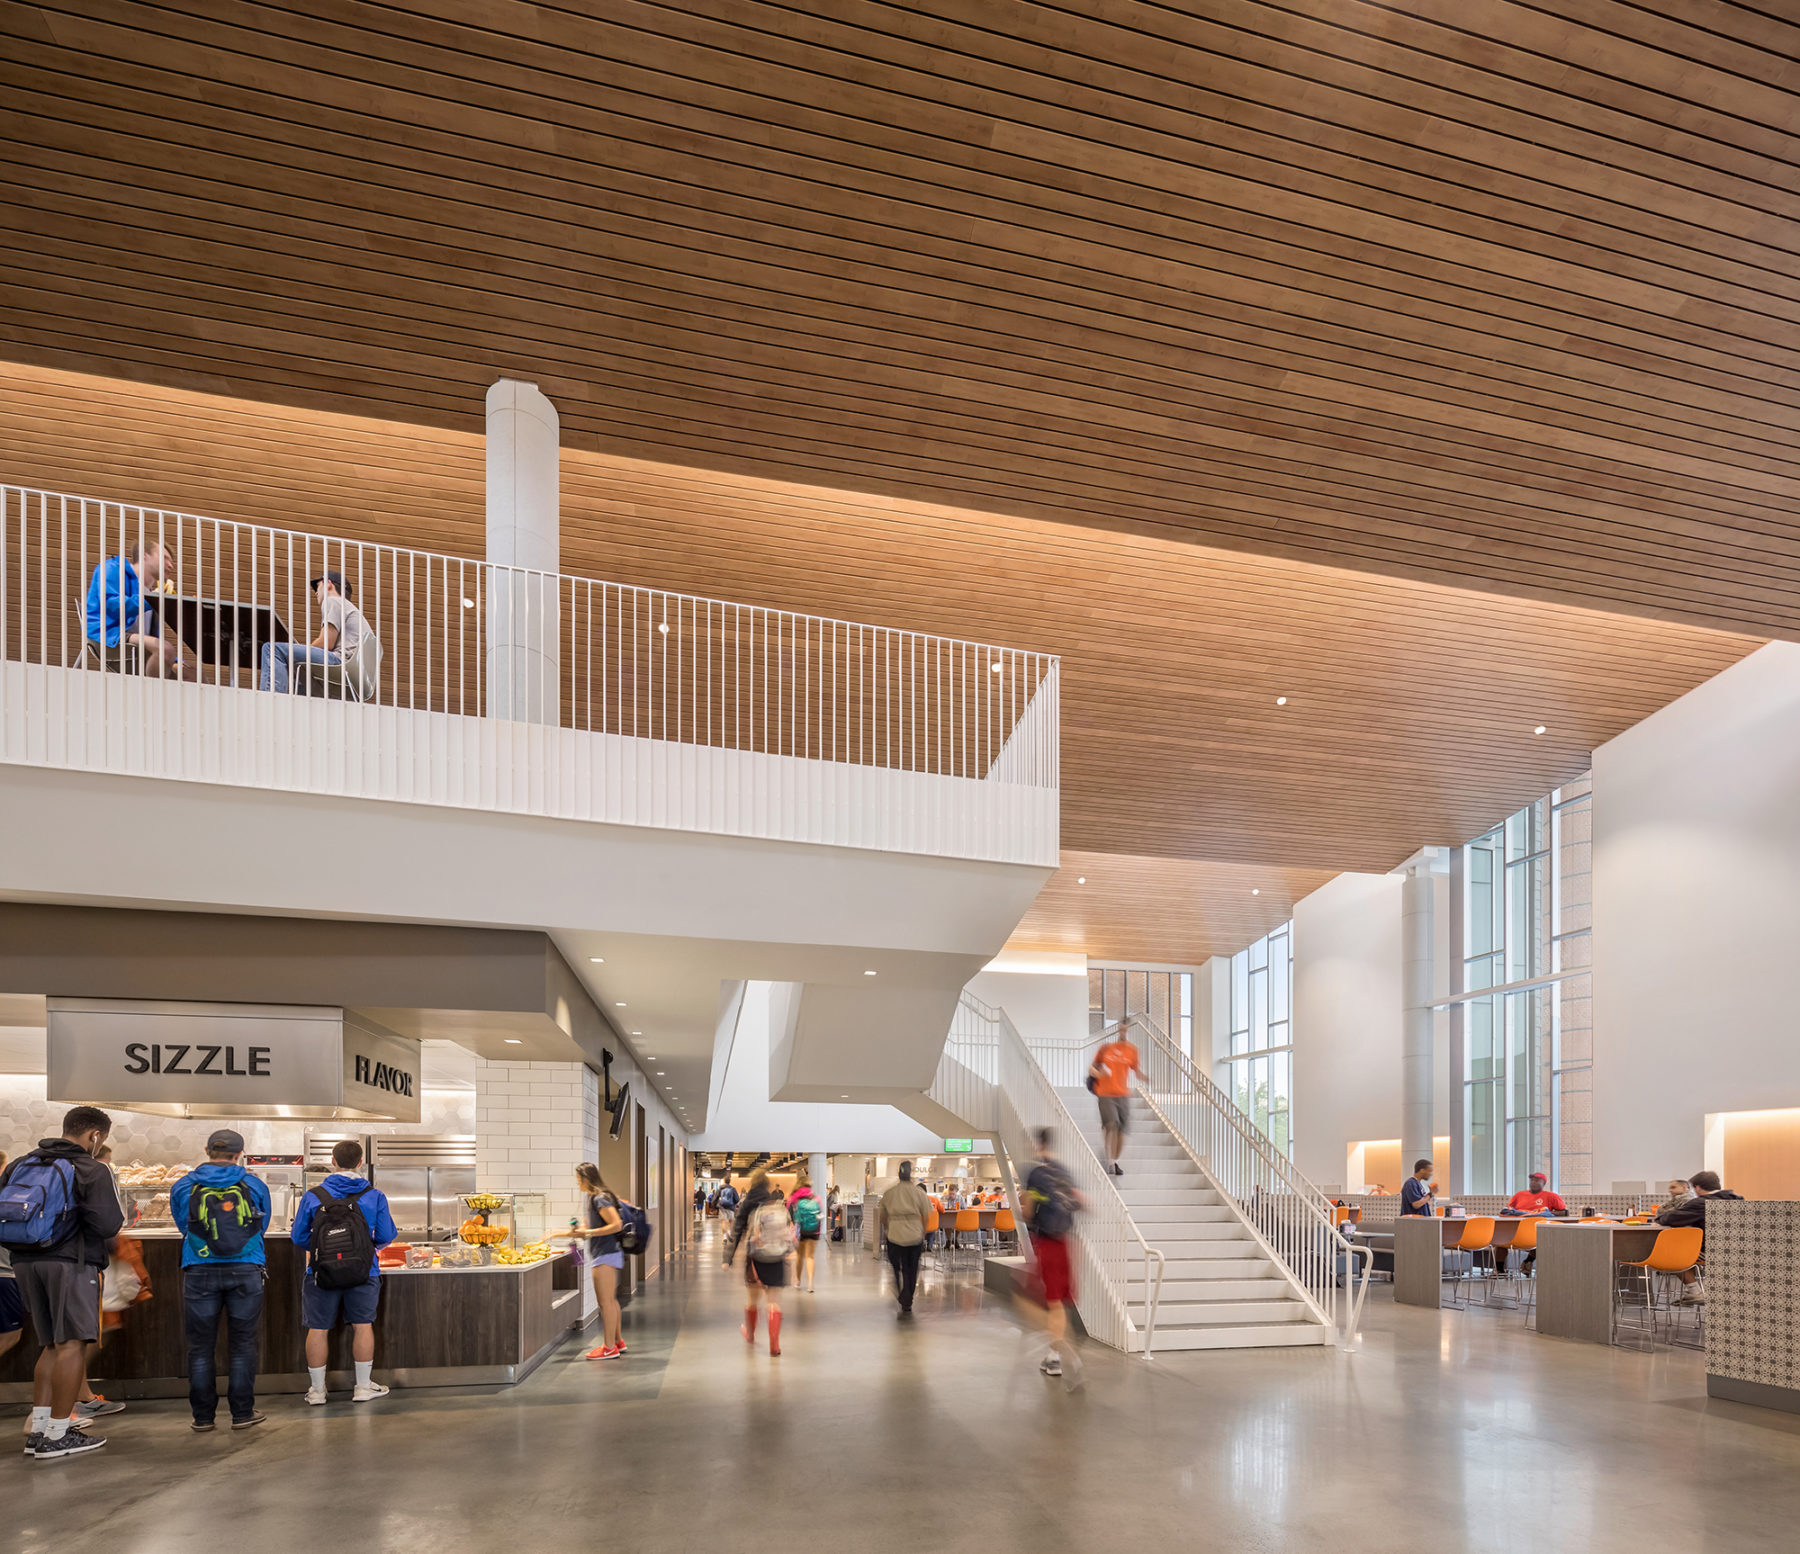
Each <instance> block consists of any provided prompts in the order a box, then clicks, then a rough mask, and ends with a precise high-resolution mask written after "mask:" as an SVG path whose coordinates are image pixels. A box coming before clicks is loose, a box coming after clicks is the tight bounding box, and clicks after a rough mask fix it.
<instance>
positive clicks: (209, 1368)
mask: <svg viewBox="0 0 1800 1554" xmlns="http://www.w3.org/2000/svg"><path fill="white" fill-rule="evenodd" d="M243 1152H244V1136H243V1134H241V1133H239V1132H237V1131H236V1130H235V1129H232V1128H220V1129H219V1130H218V1131H217V1132H215V1133H214V1134H213V1136H212V1137H211V1138H209V1139H208V1140H207V1141H206V1164H205V1165H203V1166H196V1167H195V1168H194V1169H193V1170H192V1171H190V1172H188V1174H187V1175H186V1176H184V1177H182V1179H181V1180H180V1181H179V1182H177V1183H176V1184H175V1186H174V1189H173V1190H172V1191H171V1192H170V1194H169V1209H170V1212H171V1214H172V1215H173V1217H174V1220H175V1223H176V1225H177V1226H179V1227H180V1228H181V1230H182V1231H183V1232H184V1234H183V1237H182V1242H181V1300H182V1307H183V1312H184V1321H185V1325H186V1328H187V1346H188V1406H189V1407H191V1408H192V1409H193V1411H194V1429H196V1430H198V1431H201V1432H205V1431H208V1430H211V1429H212V1428H213V1415H214V1414H215V1413H217V1412H218V1407H219V1383H218V1376H217V1366H216V1362H215V1360H214V1354H215V1352H216V1350H217V1349H218V1343H219V1318H220V1317H221V1316H223V1317H224V1318H225V1333H226V1351H227V1353H228V1354H229V1356H230V1366H229V1369H228V1371H227V1373H226V1376H227V1379H226V1383H225V1397H226V1401H227V1402H228V1403H229V1404H230V1405H231V1428H232V1429H234V1430H248V1429H249V1428H250V1427H251V1426H252V1425H259V1424H261V1423H262V1422H263V1420H264V1419H266V1418H267V1417H268V1416H267V1415H266V1414H261V1413H258V1412H257V1408H256V1359H257V1351H258V1349H259V1348H260V1347H261V1341H262V1306H263V1277H264V1274H263V1269H264V1267H265V1265H266V1263H267V1262H268V1257H267V1254H266V1253H265V1251H264V1250H263V1232H264V1231H265V1230H267V1229H268V1226H269V1214H270V1201H269V1189H268V1185H267V1184H266V1183H265V1182H264V1181H263V1180H262V1178H261V1177H258V1176H252V1175H251V1174H250V1172H248V1171H247V1170H245V1169H244V1167H243V1166H242V1165H240V1164H239V1163H238V1157H239V1156H240V1155H242V1154H243Z"/></svg>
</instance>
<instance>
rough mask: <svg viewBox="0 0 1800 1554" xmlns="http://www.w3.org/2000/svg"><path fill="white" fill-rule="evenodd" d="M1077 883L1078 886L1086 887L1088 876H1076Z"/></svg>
mask: <svg viewBox="0 0 1800 1554" xmlns="http://www.w3.org/2000/svg"><path fill="white" fill-rule="evenodd" d="M1075 883H1076V884H1077V885H1085V884H1087V876H1086V875H1085V874H1077V875H1076V876H1075Z"/></svg>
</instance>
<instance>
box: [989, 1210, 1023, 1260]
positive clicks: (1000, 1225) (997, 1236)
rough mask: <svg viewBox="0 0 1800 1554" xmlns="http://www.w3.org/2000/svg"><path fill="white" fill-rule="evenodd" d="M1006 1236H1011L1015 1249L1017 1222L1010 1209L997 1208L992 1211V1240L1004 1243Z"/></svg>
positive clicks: (1016, 1243)
mask: <svg viewBox="0 0 1800 1554" xmlns="http://www.w3.org/2000/svg"><path fill="white" fill-rule="evenodd" d="M1008 1236H1010V1237H1012V1244H1013V1247H1014V1249H1015V1250H1016V1249H1017V1247H1018V1244H1019V1222H1018V1221H1017V1220H1016V1219H1014V1218H1013V1211H1012V1210H1011V1209H997V1210H996V1211H995V1213H994V1240H995V1241H996V1242H999V1243H1001V1244H1002V1245H1004V1244H1005V1241H1006V1238H1007V1237H1008Z"/></svg>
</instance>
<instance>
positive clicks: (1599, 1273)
mask: <svg viewBox="0 0 1800 1554" xmlns="http://www.w3.org/2000/svg"><path fill="white" fill-rule="evenodd" d="M1661 1232H1662V1227H1661V1226H1660V1225H1625V1224H1620V1223H1619V1222H1617V1221H1615V1220H1545V1221H1544V1222H1543V1223H1542V1224H1541V1225H1540V1226H1539V1227H1538V1244H1537V1330H1538V1332H1539V1333H1540V1334H1542V1335H1543V1336H1544V1337H1546V1338H1573V1339H1575V1340H1577V1341H1578V1342H1581V1343H1589V1344H1609V1343H1611V1342H1612V1336H1613V1323H1612V1313H1613V1285H1614V1281H1615V1280H1616V1278H1617V1277H1618V1275H1617V1273H1616V1267H1617V1265H1618V1264H1619V1263H1635V1262H1641V1261H1643V1259H1644V1258H1646V1257H1648V1256H1649V1255H1650V1249H1651V1248H1652V1247H1654V1246H1655V1245H1656V1238H1657V1236H1658V1235H1660V1234H1661Z"/></svg>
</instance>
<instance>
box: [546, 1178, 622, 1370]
mask: <svg viewBox="0 0 1800 1554" xmlns="http://www.w3.org/2000/svg"><path fill="white" fill-rule="evenodd" d="M575 1181H576V1183H577V1185H579V1186H580V1188H581V1196H582V1201H583V1206H584V1207H585V1209H586V1214H587V1224H586V1225H585V1226H582V1225H573V1224H572V1225H570V1227H569V1228H568V1230H566V1231H564V1232H562V1234H561V1235H560V1236H558V1237H557V1239H559V1240H561V1239H566V1238H571V1237H572V1238H574V1239H576V1240H581V1241H585V1242H586V1243H587V1249H588V1250H587V1255H588V1264H589V1266H590V1267H592V1269H593V1270H594V1295H595V1297H596V1299H598V1300H599V1302H600V1342H599V1343H598V1344H597V1345H596V1346H595V1347H594V1348H592V1349H590V1350H588V1352H587V1354H586V1355H585V1356H584V1358H585V1359H589V1360H618V1359H623V1358H624V1356H625V1334H624V1332H623V1331H622V1329H621V1324H620V1321H619V1309H620V1308H619V1280H621V1279H622V1278H624V1277H625V1249H624V1248H623V1247H622V1246H620V1244H619V1234H620V1232H621V1231H622V1230H623V1229H624V1228H625V1217H624V1214H623V1213H622V1212H621V1210H620V1207H619V1200H618V1197H617V1196H616V1195H615V1194H614V1193H613V1192H612V1191H611V1189H610V1188H608V1187H607V1185H606V1183H605V1182H604V1181H603V1180H602V1179H601V1176H600V1167H599V1166H597V1165H593V1164H591V1163H588V1162H583V1163H582V1164H581V1165H578V1166H576V1167H575Z"/></svg>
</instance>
